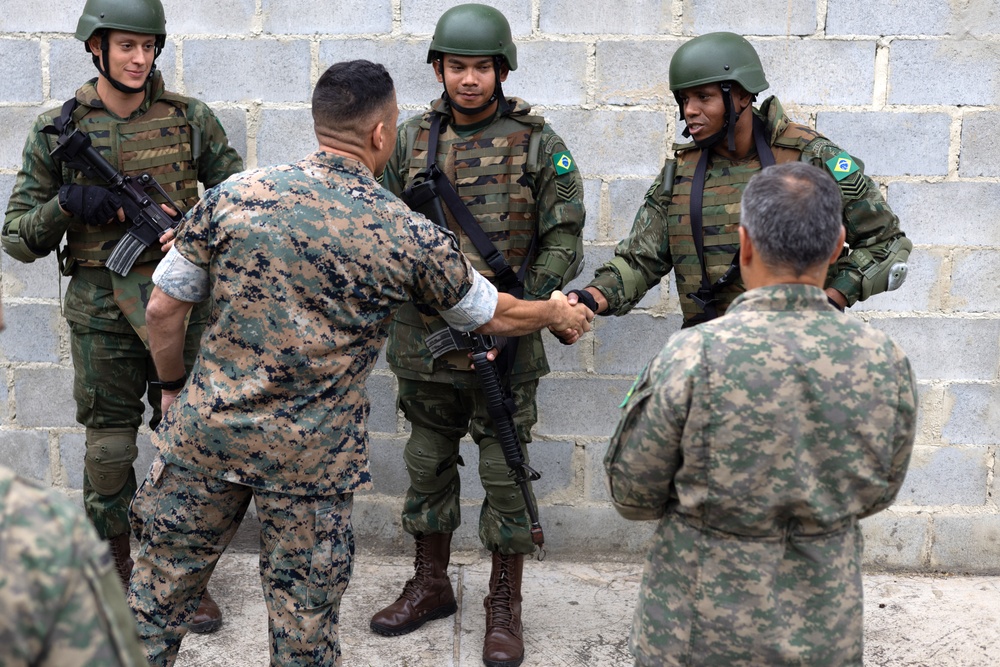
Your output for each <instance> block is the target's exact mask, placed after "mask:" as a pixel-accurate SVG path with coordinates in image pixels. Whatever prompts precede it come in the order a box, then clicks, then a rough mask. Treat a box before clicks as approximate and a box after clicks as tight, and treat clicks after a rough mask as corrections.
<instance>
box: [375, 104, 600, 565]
mask: <svg viewBox="0 0 1000 667" xmlns="http://www.w3.org/2000/svg"><path fill="white" fill-rule="evenodd" d="M507 102H508V104H509V106H510V111H509V112H508V113H506V114H501V115H499V116H496V117H494V118H493V119H492V120H491V121H490V122H489V123H488V124H487V125H486V126H485V127H478V128H475V129H472V130H471V131H470V130H467V129H465V128H462V127H459V128H457V130H456V128H455V127H454V121H453V120H452V117H451V111H450V108H449V107H448V105H447V104H446V103H445V102H444V101H443V100H440V99H439V100H436V101H435V102H433V103H432V104H431V109H430V110H429V111H428V112H426V113H424V114H423V115H422V116H415V117H413V118H411V119H409V120H408V121H406V122H405V123H404V124H403V125H402V126H400V129H399V135H398V137H397V142H396V150H395V152H394V154H393V156H392V158H391V159H390V161H389V164H388V165H387V166H386V169H385V173H384V175H383V179H382V180H383V185H385V187H386V188H387V189H389V190H391V191H392V192H394V193H396V194H400V193H402V191H403V189H404V188H405V187H406V186H408V185H409V184H410V183H411V182H412V180H413V178H414V177H415V176H416V175H417V172H419V171H420V170H421V169H423V168H424V167H426V166H427V160H428V155H427V149H428V143H427V139H428V135H429V128H430V125H431V118H432V115H433V114H435V113H437V114H443V115H444V116H445V118H446V123H442V125H443V126H445V127H446V129H445V130H444V131H443V132H442V133H441V134H440V138H439V140H438V150H437V156H436V160H437V164H438V166H439V167H440V168H441V170H442V171H443V172H444V173H445V174H446V175H447V176H448V179H449V180H450V181H451V182H452V184H453V185H455V187H456V190H457V192H458V195H459V197H460V198H461V199H462V201H463V203H464V204H465V205H466V207H467V208H468V209H469V212H470V213H471V214H472V215H473V217H474V218H475V219H476V221H477V222H478V223H479V224H480V225H481V226H482V228H483V229H484V230H485V231H486V232H487V234H488V236H489V237H490V240H491V241H492V242H493V244H494V246H495V247H496V248H497V250H498V251H500V252H501V253H503V255H504V257H505V259H506V260H507V263H508V264H509V265H510V267H511V269H512V270H513V271H514V272H515V273H516V272H517V271H518V269H519V268H520V267H521V265H522V264H523V263H524V261H526V260H527V259H529V258H528V254H529V252H530V250H529V249H530V248H531V245H532V238H533V237H534V236H535V235H536V230H537V241H536V246H535V251H534V254H533V255H532V257H531V258H530V262H531V264H530V266H529V267H528V269H527V272H526V273H525V278H524V298H525V299H527V300H539V299H547V298H548V297H549V294H551V293H552V292H553V291H554V290H557V289H560V288H561V287H562V286H563V285H565V284H566V283H567V282H569V281H570V280H571V279H572V278H573V277H574V276H575V275H576V274H577V270H578V267H579V266H580V264H581V262H582V260H583V240H582V234H583V224H584V208H583V180H582V178H581V177H580V172H579V171H577V170H576V165H575V163H573V161H572V157H571V156H570V155H569V152H568V151H567V149H566V145H565V144H564V143H563V141H562V139H561V138H560V137H559V135H557V134H556V133H555V132H554V131H553V130H552V128H551V127H550V126H549V125H548V124H547V123H545V121H544V119H543V118H541V117H540V116H535V115H532V114H531V107H530V106H529V105H528V104H526V103H525V102H524V101H522V100H519V99H517V98H513V97H512V98H508V100H507ZM564 156H565V159H564V160H563V157H564ZM560 160H563V161H562V162H560ZM563 165H565V166H563ZM446 217H447V219H448V228H449V229H450V230H451V231H452V232H454V233H455V234H456V235H457V236H458V238H459V243H460V247H461V249H462V252H463V253H465V255H466V256H467V257H468V258H469V260H470V261H471V262H472V265H473V266H474V267H475V268H476V269H477V270H478V271H480V272H481V273H482V274H483V275H485V276H487V277H489V278H491V280H495V279H494V276H493V272H492V271H491V270H490V267H489V265H488V264H487V263H486V261H485V260H484V259H483V258H482V256H481V255H480V254H479V252H478V251H477V250H476V248H475V246H474V245H473V244H472V241H471V240H470V239H469V238H468V236H466V235H465V234H464V233H463V232H462V229H461V227H460V226H459V225H458V223H457V222H455V220H454V219H453V218H452V216H451V213H450V211H447V209H446ZM444 326H445V323H444V322H443V321H442V320H441V318H439V317H436V316H434V315H433V314H432V313H428V312H426V311H423V312H422V311H420V310H419V309H418V308H417V307H416V306H414V305H412V304H411V305H407V306H404V307H403V308H402V309H400V311H399V312H398V313H397V315H396V318H395V320H394V321H393V323H392V326H391V328H390V330H389V343H388V347H387V350H386V357H387V359H388V362H389V366H390V367H391V368H392V371H393V372H394V373H395V374H396V377H397V378H398V380H399V406H400V408H401V409H402V410H403V413H404V414H405V416H406V418H407V420H408V421H409V422H410V424H411V425H412V435H411V437H410V439H409V441H408V442H407V444H406V448H405V450H404V457H405V460H406V467H407V471H408V472H409V475H410V485H411V486H410V488H409V490H408V491H407V495H406V499H405V501H404V506H403V528H404V529H405V530H406V531H407V532H408V533H410V534H413V535H421V534H426V533H451V532H453V531H454V530H455V529H456V528H457V527H458V525H459V523H460V512H459V476H458V468H457V463H458V462H459V461H460V459H459V456H458V445H459V440H460V439H461V438H462V437H463V436H464V435H465V434H466V433H468V432H470V431H471V433H472V437H473V439H474V440H475V441H476V443H477V444H478V445H479V475H480V480H481V481H482V484H483V488H484V489H485V490H486V498H485V500H484V501H483V508H482V512H481V514H480V523H479V536H480V539H481V540H482V542H483V545H484V546H485V547H486V548H487V549H489V550H490V551H494V552H500V553H504V554H515V553H531V552H532V551H533V550H534V546H533V545H532V543H531V536H530V534H529V531H528V522H527V519H526V516H525V508H524V499H523V496H522V495H521V493H520V491H519V490H518V488H517V486H516V485H515V484H514V482H513V480H512V478H511V477H509V476H508V474H507V472H508V471H507V466H506V463H505V461H504V458H503V453H502V451H501V448H500V443H499V441H498V440H497V438H496V436H495V431H494V430H493V426H492V421H491V420H490V418H489V417H488V415H487V413H486V405H485V400H483V398H482V396H481V394H482V392H480V391H478V387H479V384H478V380H477V378H476V374H475V372H474V371H472V370H470V368H469V358H468V353H467V351H464V350H463V351H456V352H452V353H449V354H446V355H445V356H442V357H440V358H438V359H434V358H433V357H432V356H431V352H430V350H429V349H428V347H427V345H426V344H425V342H424V338H425V337H426V336H427V335H429V334H431V333H433V332H435V331H437V330H439V329H441V328H442V327H444ZM548 371H549V367H548V362H547V361H546V359H545V350H544V348H543V345H542V338H541V333H540V332H535V333H533V334H531V335H529V336H523V337H521V338H520V340H519V344H518V347H517V355H516V356H515V358H514V360H513V366H512V369H511V375H510V383H511V389H512V391H513V392H514V394H515V395H516V399H517V406H518V412H517V413H516V414H515V416H514V421H515V426H516V428H517V432H518V436H519V437H520V440H521V443H522V446H523V447H524V449H525V460H527V457H528V455H527V447H526V446H527V443H529V442H531V427H532V426H533V425H534V423H535V421H536V419H537V410H536V407H535V391H536V388H537V385H538V378H540V377H541V376H543V375H545V374H546V373H548ZM470 389H476V391H474V392H470V391H469V390H470Z"/></svg>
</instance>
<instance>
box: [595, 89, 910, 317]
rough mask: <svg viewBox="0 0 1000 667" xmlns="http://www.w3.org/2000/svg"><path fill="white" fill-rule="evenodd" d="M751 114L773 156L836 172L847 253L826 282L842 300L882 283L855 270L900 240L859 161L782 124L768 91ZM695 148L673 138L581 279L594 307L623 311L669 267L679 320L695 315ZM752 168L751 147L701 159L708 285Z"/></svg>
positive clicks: (728, 297)
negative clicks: (842, 163)
mask: <svg viewBox="0 0 1000 667" xmlns="http://www.w3.org/2000/svg"><path fill="white" fill-rule="evenodd" d="M754 114H755V115H757V116H759V117H760V118H761V119H762V120H764V122H765V126H766V130H765V131H766V136H767V138H768V143H769V144H770V146H771V150H772V151H773V153H774V158H775V162H776V163H778V164H780V163H782V162H791V161H795V160H801V161H803V162H809V163H810V164H813V165H815V166H817V167H820V168H821V169H824V170H827V172H828V173H831V174H835V175H834V176H833V177H834V178H839V180H838V185H839V186H840V191H841V193H842V195H843V198H844V227H845V229H846V231H847V244H848V245H849V246H850V248H851V249H852V251H853V252H852V253H851V254H850V255H847V254H845V256H843V257H841V258H840V260H839V261H838V262H837V263H836V264H835V265H833V266H832V267H831V270H830V274H829V275H828V277H827V284H826V286H827V287H833V288H835V289H837V290H839V291H840V292H841V293H842V294H843V295H844V296H845V297H847V304H848V305H853V304H854V303H855V302H857V301H858V300H861V299H866V298H868V296H870V295H871V294H875V293H878V292H881V291H884V290H885V289H886V285H885V283H884V282H882V283H881V284H873V283H872V281H870V280H863V279H862V278H863V274H862V270H866V271H871V270H872V269H875V268H877V266H878V263H879V262H880V261H881V260H882V259H883V258H884V257H885V256H886V255H887V254H888V253H889V252H890V250H895V249H896V248H898V247H899V245H900V244H901V243H904V242H906V241H905V236H904V234H903V233H902V232H901V231H900V229H899V220H898V219H897V218H896V216H895V215H894V214H893V213H892V211H891V210H890V209H889V206H888V204H886V202H885V199H884V198H883V197H882V193H881V192H880V191H879V189H878V185H877V184H876V183H875V182H874V181H873V180H872V179H871V178H869V177H867V176H865V175H864V165H863V164H862V163H861V161H860V160H858V159H857V158H851V157H850V156H847V154H846V153H844V152H843V151H842V150H841V149H840V148H839V147H838V146H836V145H835V144H833V143H832V142H831V141H830V140H829V139H827V138H826V137H824V136H823V135H821V134H819V133H818V132H816V130H813V129H812V128H809V127H807V126H805V125H801V124H799V123H793V122H791V121H790V120H789V119H788V117H787V116H786V115H785V113H784V110H783V109H782V107H781V104H780V103H779V102H778V99H777V98H775V97H769V98H768V99H766V100H764V102H763V104H761V105H760V108H759V109H754ZM700 154H701V149H699V148H697V147H696V146H695V145H694V144H693V143H689V144H677V145H675V146H674V157H672V158H669V159H668V160H667V161H666V163H665V164H664V167H663V170H662V171H661V172H660V175H659V177H657V179H656V181H655V182H654V183H653V185H652V186H651V187H650V188H649V191H648V192H646V198H645V201H644V202H643V205H642V206H641V207H640V208H639V211H638V213H637V214H636V216H635V221H634V222H633V224H632V230H631V232H630V233H629V235H628V237H626V238H625V239H623V240H622V241H621V242H620V243H619V244H618V246H617V247H616V248H615V257H614V258H613V259H612V260H611V261H609V262H607V263H606V264H604V265H603V266H601V267H600V268H598V270H597V271H596V272H595V275H594V280H593V281H592V282H591V283H590V286H592V287H596V288H597V289H598V290H600V292H601V294H603V295H604V297H605V298H606V299H607V300H608V309H607V310H605V311H604V312H602V313H601V314H602V315H624V314H625V313H627V312H628V311H630V310H631V309H632V308H633V307H634V306H635V304H636V303H638V302H639V300H640V299H642V297H643V296H644V295H645V294H646V292H647V291H648V290H649V289H650V288H651V287H653V286H655V285H656V284H657V283H658V282H659V280H660V278H662V277H663V276H665V275H667V274H668V273H670V271H671V269H673V271H674V277H675V279H676V281H677V293H678V296H679V298H680V303H681V311H682V313H683V315H684V321H685V325H690V324H693V323H696V322H697V321H698V320H697V319H696V318H698V316H699V315H703V313H704V311H703V310H702V309H701V308H700V307H699V306H698V304H696V303H695V302H694V301H693V300H692V299H691V298H690V297H688V294H689V293H691V292H694V291H696V290H697V289H698V287H699V285H700V282H701V264H700V263H699V261H698V255H697V253H696V251H695V245H694V241H693V237H692V231H691V216H690V201H691V184H692V180H693V176H694V172H695V167H696V165H697V162H698V158H699V156H700ZM840 156H844V157H847V158H848V160H850V161H852V162H853V165H851V166H849V167H848V171H849V172H850V173H849V174H847V175H843V174H842V173H840V172H838V171H835V170H836V169H837V166H836V161H835V160H834V159H835V158H838V157H840ZM760 170H761V164H760V159H759V157H758V156H757V153H756V151H754V152H753V153H752V154H751V155H750V156H748V157H747V158H745V159H743V160H728V159H726V158H724V157H722V156H721V155H718V154H712V157H711V160H710V161H709V165H708V171H707V173H706V175H705V189H704V200H703V206H702V211H703V233H704V248H705V250H704V253H705V263H706V265H707V269H708V278H709V281H710V282H712V283H714V282H715V281H716V280H718V279H719V278H721V277H722V275H723V274H724V273H725V272H726V270H727V269H728V268H729V266H730V263H731V262H732V260H733V256H734V255H735V253H736V251H737V249H738V248H739V238H738V235H737V232H736V230H737V228H738V227H739V223H740V199H741V197H742V196H743V190H744V189H745V188H746V185H747V183H748V182H749V181H750V178H751V177H752V176H753V175H754V174H756V173H757V172H759V171H760ZM741 292H743V284H742V282H740V281H737V282H735V283H733V284H731V285H728V286H726V287H723V288H721V290H720V291H719V292H718V293H717V297H718V300H719V301H718V304H717V310H718V312H719V314H722V313H723V312H725V309H726V307H728V305H729V304H730V303H732V301H733V299H735V298H736V297H737V296H738V295H739V294H740V293H741Z"/></svg>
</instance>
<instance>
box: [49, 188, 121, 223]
mask: <svg viewBox="0 0 1000 667" xmlns="http://www.w3.org/2000/svg"><path fill="white" fill-rule="evenodd" d="M59 206H60V207H62V209H63V210H64V211H66V212H68V213H70V214H71V215H72V216H73V217H74V218H78V219H79V220H80V221H81V222H82V223H84V224H86V225H106V224H108V223H109V222H111V221H115V222H117V221H118V209H120V208H121V207H122V202H121V200H120V199H119V198H118V195H116V194H115V193H114V192H111V190H108V189H107V188H102V187H101V186H99V185H75V184H70V185H64V186H62V187H61V188H59Z"/></svg>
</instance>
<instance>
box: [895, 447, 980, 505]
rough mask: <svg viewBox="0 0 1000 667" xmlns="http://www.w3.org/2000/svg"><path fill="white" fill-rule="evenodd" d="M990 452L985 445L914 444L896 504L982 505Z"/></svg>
mask: <svg viewBox="0 0 1000 667" xmlns="http://www.w3.org/2000/svg"><path fill="white" fill-rule="evenodd" d="M991 458H992V452H990V451H989V450H988V449H986V448H985V447H928V446H920V445H918V446H916V447H914V448H913V455H912V456H911V458H910V467H909V469H908V470H907V473H906V481H905V482H904V483H903V488H902V489H900V490H899V495H898V496H897V498H896V504H897V505H982V504H984V503H985V502H986V491H987V487H986V477H987V472H988V471H987V466H988V464H989V459H991Z"/></svg>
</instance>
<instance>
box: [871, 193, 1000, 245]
mask: <svg viewBox="0 0 1000 667" xmlns="http://www.w3.org/2000/svg"><path fill="white" fill-rule="evenodd" d="M997 201H1000V184H998V183H963V182H945V183H893V184H892V185H890V186H889V206H891V207H892V210H893V211H894V212H895V213H896V215H898V216H899V219H900V220H901V221H902V220H905V221H906V222H905V223H903V230H904V231H905V232H906V236H907V237H909V238H910V239H911V240H912V241H913V242H914V243H915V244H924V245H942V246H944V245H956V246H994V247H1000V225H997V224H996V202H997Z"/></svg>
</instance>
